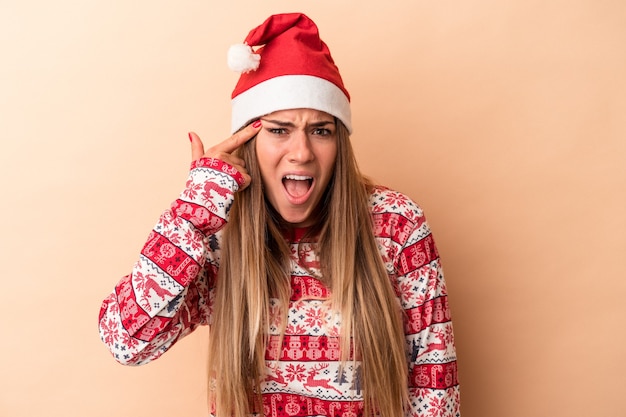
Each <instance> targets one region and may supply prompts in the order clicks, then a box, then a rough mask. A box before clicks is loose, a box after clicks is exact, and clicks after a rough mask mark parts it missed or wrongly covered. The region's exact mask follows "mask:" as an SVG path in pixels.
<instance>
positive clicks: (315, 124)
mask: <svg viewBox="0 0 626 417" xmlns="http://www.w3.org/2000/svg"><path fill="white" fill-rule="evenodd" d="M261 120H263V121H264V122H269V123H274V124H275V125H278V126H280V127H296V125H295V124H294V123H292V122H286V121H283V120H273V119H263V118H261ZM326 125H333V126H334V125H335V121H334V120H332V121H331V120H322V121H320V122H313V123H307V124H306V126H307V127H322V126H326Z"/></svg>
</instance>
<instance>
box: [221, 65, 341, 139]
mask: <svg viewBox="0 0 626 417" xmlns="http://www.w3.org/2000/svg"><path fill="white" fill-rule="evenodd" d="M231 104H232V122H231V132H236V131H237V130H239V129H240V128H241V127H242V126H244V125H245V124H246V123H247V122H249V121H251V120H252V119H256V118H259V117H261V116H264V115H266V114H269V113H272V112H275V111H278V110H288V109H314V110H320V111H323V112H326V113H328V114H330V115H333V116H335V117H337V118H338V119H339V120H341V121H342V122H343V124H344V125H346V127H347V128H348V131H349V132H350V133H352V120H351V112H350V102H349V101H348V98H347V97H346V95H345V94H344V93H343V91H341V89H340V88H339V87H337V86H336V85H335V84H333V83H331V82H330V81H327V80H325V79H323V78H319V77H314V76H311V75H283V76H280V77H274V78H270V79H269V80H267V81H264V82H262V83H260V84H257V85H255V86H254V87H252V88H250V89H249V90H246V91H244V92H243V93H241V94H239V95H238V96H237V97H235V98H234V99H232V101H231Z"/></svg>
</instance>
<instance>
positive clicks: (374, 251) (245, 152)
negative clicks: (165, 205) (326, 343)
mask: <svg viewBox="0 0 626 417" xmlns="http://www.w3.org/2000/svg"><path fill="white" fill-rule="evenodd" d="M336 124H337V159H336V162H335V168H334V175H333V178H332V179H331V181H330V183H329V185H328V189H327V190H326V194H325V196H324V197H323V201H322V203H321V206H322V207H321V212H320V213H319V214H318V215H319V221H318V225H317V230H316V232H317V233H318V234H319V238H318V245H317V247H318V248H319V254H318V255H319V259H320V264H321V269H322V274H323V276H324V277H332V278H325V281H324V283H325V284H326V285H327V286H328V287H329V288H330V290H331V299H330V305H331V308H333V309H334V311H336V312H339V314H340V317H341V345H340V349H341V352H342V354H341V355H342V356H341V358H342V361H344V362H345V361H346V360H348V359H349V353H350V351H351V349H353V350H354V354H355V358H357V359H359V360H361V367H362V382H363V396H364V415H365V416H369V415H372V414H374V413H376V414H379V415H380V416H381V417H399V416H401V415H403V414H404V408H405V406H406V403H407V402H408V388H407V385H408V376H407V374H408V365H407V356H406V347H405V342H404V330H403V322H402V315H401V309H400V306H399V302H398V300H397V298H396V296H395V293H394V291H393V288H392V285H391V282H390V279H389V276H388V275H387V272H386V270H385V267H384V265H383V262H382V259H381V256H380V253H379V251H378V248H377V243H376V239H375V237H374V233H373V226H372V219H371V214H370V210H369V190H370V187H371V185H370V184H369V182H367V181H366V180H365V178H364V177H363V176H362V175H361V174H360V172H359V169H358V167H357V164H356V159H355V157H354V152H353V150H352V146H351V144H350V139H349V134H348V131H347V129H346V128H345V126H344V125H343V124H342V123H341V122H340V121H339V120H337V121H336ZM238 153H239V156H240V157H242V158H244V160H245V161H246V167H247V169H248V172H249V173H250V175H251V176H252V178H253V179H256V181H254V180H253V181H252V183H251V185H250V186H249V187H248V188H246V189H245V190H243V191H241V192H239V193H237V194H236V197H235V201H234V203H233V205H232V207H231V210H230V214H229V220H228V225H227V226H226V228H225V229H224V234H223V239H222V241H221V242H220V243H221V249H222V257H221V262H220V269H219V275H218V279H217V286H216V293H215V300H214V314H213V318H212V325H211V330H210V340H209V398H210V402H211V405H212V406H213V407H214V411H215V413H216V415H217V416H218V417H231V416H232V417H247V416H248V415H249V414H250V413H251V412H253V411H254V412H257V413H261V414H262V410H263V408H262V406H261V403H260V401H261V399H260V392H261V391H260V384H261V382H262V381H263V379H264V378H265V373H266V365H265V352H266V348H267V339H268V333H269V323H270V297H272V298H276V299H278V301H279V302H278V305H279V306H280V308H281V309H282V311H281V314H280V317H282V318H283V321H286V317H287V306H288V303H289V298H290V295H291V287H290V275H289V270H290V265H289V253H290V252H289V246H288V244H287V242H286V241H285V238H284V226H285V225H284V224H283V223H281V219H280V218H279V216H277V215H276V213H275V212H274V211H273V209H272V208H271V206H269V203H267V202H266V200H265V197H264V193H263V186H262V184H261V181H260V180H259V179H260V178H261V176H260V172H259V167H258V164H257V160H256V151H255V139H253V140H251V141H249V142H248V143H247V144H246V145H245V146H243V147H242V148H240V150H239V152H238ZM285 326H286V323H282V328H281V335H284V331H285Z"/></svg>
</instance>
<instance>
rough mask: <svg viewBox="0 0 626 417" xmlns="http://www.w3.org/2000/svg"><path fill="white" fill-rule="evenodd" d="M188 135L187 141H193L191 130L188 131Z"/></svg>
mask: <svg viewBox="0 0 626 417" xmlns="http://www.w3.org/2000/svg"><path fill="white" fill-rule="evenodd" d="M188 135H189V142H193V136H191V132H189V133H188Z"/></svg>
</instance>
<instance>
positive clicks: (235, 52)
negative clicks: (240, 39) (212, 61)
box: [228, 43, 261, 73]
mask: <svg viewBox="0 0 626 417" xmlns="http://www.w3.org/2000/svg"><path fill="white" fill-rule="evenodd" d="M260 61H261V55H259V54H255V53H254V51H253V50H252V48H251V47H250V46H249V45H246V44H245V43H239V44H235V45H232V46H231V47H230V48H228V68H230V69H231V70H233V71H235V72H240V73H246V72H250V71H256V70H257V69H258V68H259V62H260Z"/></svg>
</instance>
